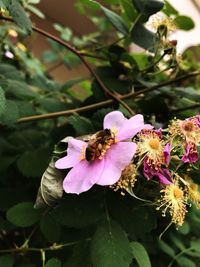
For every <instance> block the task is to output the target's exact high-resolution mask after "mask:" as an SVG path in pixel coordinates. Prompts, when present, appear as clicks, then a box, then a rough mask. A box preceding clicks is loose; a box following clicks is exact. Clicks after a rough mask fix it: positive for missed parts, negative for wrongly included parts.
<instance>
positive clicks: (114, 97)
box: [0, 16, 135, 115]
mask: <svg viewBox="0 0 200 267" xmlns="http://www.w3.org/2000/svg"><path fill="white" fill-rule="evenodd" d="M0 19H3V20H7V21H10V22H13V20H12V19H11V18H7V17H4V16H0ZM32 29H33V30H34V31H35V32H37V33H39V34H41V35H43V36H45V37H47V38H49V39H51V40H53V41H55V42H57V43H58V44H60V45H62V46H64V47H65V48H66V49H68V50H69V51H71V52H72V53H74V54H75V55H76V56H77V57H78V58H79V59H80V60H81V61H82V63H83V64H84V65H85V67H86V68H87V69H88V70H89V72H90V73H91V75H92V76H93V77H94V78H95V79H96V81H97V83H98V84H99V85H100V87H101V89H102V90H103V91H104V93H105V94H106V95H108V96H110V97H111V98H112V99H114V100H116V101H117V102H119V103H120V104H121V105H122V106H124V107H125V108H126V109H127V110H128V111H129V113H130V114H131V115H134V114H135V113H134V111H133V110H132V109H131V108H130V107H129V105H127V104H126V103H125V102H124V101H123V100H122V99H120V98H119V97H118V96H117V95H116V94H114V93H112V92H111V91H110V90H109V89H108V88H107V87H106V86H105V84H104V83H103V81H102V80H101V79H100V78H99V76H98V75H97V74H96V72H95V71H94V70H93V69H92V68H91V66H90V65H89V64H88V62H87V61H86V60H85V58H84V54H82V52H79V51H78V50H77V49H76V48H75V47H73V46H72V45H70V44H69V43H66V42H65V41H63V40H62V39H60V38H59V37H57V36H55V35H53V34H51V33H49V32H47V31H45V30H43V29H40V28H39V27H37V26H32Z"/></svg>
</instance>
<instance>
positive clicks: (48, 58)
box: [42, 50, 59, 63]
mask: <svg viewBox="0 0 200 267" xmlns="http://www.w3.org/2000/svg"><path fill="white" fill-rule="evenodd" d="M42 58H43V60H44V62H45V63H51V62H54V61H57V60H58V59H59V57H58V54H57V53H55V52H54V51H52V50H46V51H44V53H43V54H42Z"/></svg>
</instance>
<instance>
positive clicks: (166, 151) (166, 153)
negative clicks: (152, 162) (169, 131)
mask: <svg viewBox="0 0 200 267" xmlns="http://www.w3.org/2000/svg"><path fill="white" fill-rule="evenodd" d="M170 148H171V145H170V143H167V144H166V145H165V147H164V150H163V154H164V159H165V164H167V165H168V164H169V162H170Z"/></svg>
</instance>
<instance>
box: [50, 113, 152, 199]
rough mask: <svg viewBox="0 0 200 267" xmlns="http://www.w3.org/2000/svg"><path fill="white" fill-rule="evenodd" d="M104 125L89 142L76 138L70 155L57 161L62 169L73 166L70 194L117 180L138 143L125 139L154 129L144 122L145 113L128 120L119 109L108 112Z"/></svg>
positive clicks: (68, 180)
mask: <svg viewBox="0 0 200 267" xmlns="http://www.w3.org/2000/svg"><path fill="white" fill-rule="evenodd" d="M103 126H104V130H102V131H100V132H98V133H96V134H95V135H93V136H92V137H91V139H90V141H89V142H88V143H86V142H83V141H81V140H76V139H74V138H72V139H71V140H70V141H69V142H68V149H67V156H66V157H64V158H61V159H59V160H58V161H56V163H55V166H56V168H58V169H67V168H72V169H71V170H70V171H69V173H68V174H67V176H66V177H65V179H64V181H63V188H64V190H65V191H66V192H67V193H76V194H79V193H81V192H84V191H87V190H89V189H90V188H91V187H92V186H93V185H94V184H98V185H102V186H105V185H112V184H114V183H116V182H117V181H118V180H119V178H120V176H121V173H122V171H123V170H124V168H125V167H126V166H127V165H128V164H130V162H131V160H132V157H133V155H134V154H135V151H136V144H135V143H133V142H122V141H124V140H127V139H129V138H131V137H133V136H134V135H135V134H137V133H138V132H139V131H141V130H142V129H145V128H146V129H149V128H152V126H150V125H145V124H144V120H143V116H142V115H136V116H133V117H132V118H130V119H126V118H125V117H124V115H123V114H122V113H121V112H119V111H113V112H110V113H108V114H107V115H106V116H105V118H104V123H103Z"/></svg>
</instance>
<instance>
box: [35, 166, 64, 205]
mask: <svg viewBox="0 0 200 267" xmlns="http://www.w3.org/2000/svg"><path fill="white" fill-rule="evenodd" d="M62 181H63V175H62V172H61V171H60V170H58V169H56V168H55V165H54V162H53V161H51V162H50V163H49V166H48V168H47V169H46V171H45V172H44V174H43V175H42V179H41V183H40V188H39V190H38V194H37V198H36V202H35V208H37V209H39V208H43V207H46V206H50V207H51V206H54V205H55V203H56V202H57V201H58V200H59V199H60V198H61V197H62V195H63V187H62Z"/></svg>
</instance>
